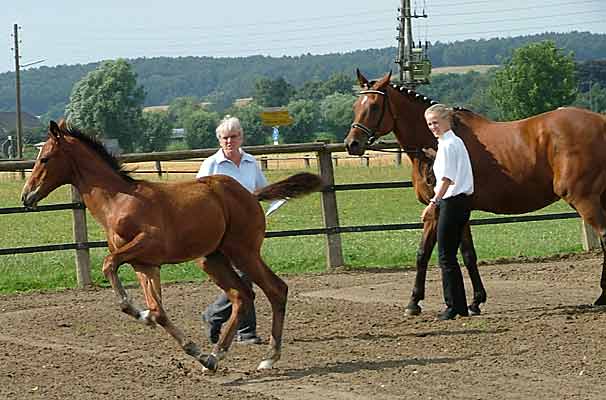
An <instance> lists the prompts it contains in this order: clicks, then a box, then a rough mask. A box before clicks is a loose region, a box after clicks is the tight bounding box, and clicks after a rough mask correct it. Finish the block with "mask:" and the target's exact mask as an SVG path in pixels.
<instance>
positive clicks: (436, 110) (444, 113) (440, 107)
mask: <svg viewBox="0 0 606 400" xmlns="http://www.w3.org/2000/svg"><path fill="white" fill-rule="evenodd" d="M429 113H433V114H436V115H437V116H438V117H440V118H442V119H445V120H447V121H450V122H452V114H453V110H452V108H450V107H446V106H445V105H444V104H439V103H438V104H434V105H433V106H431V107H429V108H428V109H427V110H425V114H424V115H425V118H427V114H429Z"/></svg>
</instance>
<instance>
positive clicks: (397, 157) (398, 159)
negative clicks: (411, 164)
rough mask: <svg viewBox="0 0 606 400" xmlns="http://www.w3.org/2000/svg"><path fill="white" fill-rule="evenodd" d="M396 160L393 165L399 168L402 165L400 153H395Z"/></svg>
mask: <svg viewBox="0 0 606 400" xmlns="http://www.w3.org/2000/svg"><path fill="white" fill-rule="evenodd" d="M395 157H396V159H395V163H396V166H397V167H399V166H400V165H402V153H400V152H399V151H398V152H397V153H396V156H395Z"/></svg>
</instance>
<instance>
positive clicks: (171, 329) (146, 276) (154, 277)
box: [133, 265, 216, 370]
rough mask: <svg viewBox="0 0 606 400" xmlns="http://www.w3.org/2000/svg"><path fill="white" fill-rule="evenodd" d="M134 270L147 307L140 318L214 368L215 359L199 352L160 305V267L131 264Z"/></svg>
mask: <svg viewBox="0 0 606 400" xmlns="http://www.w3.org/2000/svg"><path fill="white" fill-rule="evenodd" d="M133 268H134V270H135V272H136V273H137V279H139V283H140V285H141V288H142V289H143V295H144V296H145V302H146V304H147V307H148V309H147V310H146V311H143V312H141V316H142V318H141V319H145V320H147V321H149V322H150V323H155V324H158V325H160V326H161V327H163V328H164V330H166V332H168V334H169V335H171V336H172V337H173V338H174V339H175V340H176V341H177V343H179V346H181V348H182V349H183V351H185V352H186V353H187V354H188V355H190V356H192V357H194V358H195V359H196V360H198V361H199V362H200V363H202V365H203V366H204V367H206V368H208V369H212V370H214V369H216V361H215V359H214V358H212V357H211V356H208V357H207V356H206V354H202V353H201V352H200V348H199V347H198V345H197V344H196V343H194V342H193V341H192V340H190V339H189V338H188V337H187V336H185V334H184V333H183V332H182V331H181V330H180V329H179V328H177V327H176V326H175V325H174V324H173V323H172V322H171V320H170V319H169V318H168V316H167V315H166V312H165V311H164V308H163V307H162V288H161V283H160V268H159V267H157V266H140V265H133Z"/></svg>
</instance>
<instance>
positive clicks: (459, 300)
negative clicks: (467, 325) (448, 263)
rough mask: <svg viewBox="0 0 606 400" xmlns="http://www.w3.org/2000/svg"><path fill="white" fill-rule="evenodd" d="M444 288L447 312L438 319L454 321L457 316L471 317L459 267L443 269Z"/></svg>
mask: <svg viewBox="0 0 606 400" xmlns="http://www.w3.org/2000/svg"><path fill="white" fill-rule="evenodd" d="M442 288H443V290H444V302H445V303H446V310H444V311H443V312H442V313H441V314H440V315H439V316H438V318H439V319H444V320H445V319H454V318H455V317H456V316H457V315H460V316H463V317H467V316H469V312H468V311H467V299H466V297H465V285H464V283H463V274H462V273H461V268H459V267H458V266H456V267H454V268H452V267H451V268H449V267H444V266H443V267H442Z"/></svg>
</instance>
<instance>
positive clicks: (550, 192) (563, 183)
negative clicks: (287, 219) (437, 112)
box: [345, 71, 606, 314]
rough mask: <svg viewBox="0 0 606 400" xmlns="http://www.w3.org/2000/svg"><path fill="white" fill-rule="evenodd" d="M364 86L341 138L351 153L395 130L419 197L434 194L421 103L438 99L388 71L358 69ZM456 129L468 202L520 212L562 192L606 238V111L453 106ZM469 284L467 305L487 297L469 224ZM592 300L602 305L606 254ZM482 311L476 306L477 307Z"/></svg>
mask: <svg viewBox="0 0 606 400" xmlns="http://www.w3.org/2000/svg"><path fill="white" fill-rule="evenodd" d="M357 75H358V81H359V83H360V86H361V87H362V88H364V89H365V90H362V91H361V92H360V97H359V98H358V100H357V101H356V103H355V104H354V122H353V124H352V125H351V129H350V131H349V133H348V135H347V137H346V138H345V145H346V147H347V150H348V152H349V153H350V154H355V155H362V154H364V151H365V150H366V149H367V147H368V145H369V144H371V143H372V142H374V140H376V139H377V138H379V137H381V136H383V135H385V134H387V133H388V132H391V131H393V132H394V133H395V135H396V137H397V139H398V142H399V144H400V146H401V147H402V149H404V151H405V152H407V153H408V155H409V156H410V159H411V161H412V167H413V176H412V178H413V184H414V187H415V191H416V194H417V198H418V199H419V201H421V202H422V203H424V204H427V202H428V201H429V199H430V198H431V196H432V195H433V188H432V186H431V184H430V183H432V182H431V180H430V179H426V177H427V175H428V172H427V171H428V168H427V166H428V164H429V163H430V161H431V160H429V159H428V158H427V157H426V156H425V154H424V151H423V150H424V149H436V148H437V140H436V139H435V137H434V136H433V135H432V134H431V132H430V131H429V129H428V128H427V125H426V121H425V118H424V112H425V110H426V109H427V108H428V107H429V106H430V105H432V104H435V103H436V102H435V101H432V100H430V99H428V98H427V97H424V96H422V95H420V94H418V93H416V92H414V91H412V90H409V89H406V88H404V87H398V86H397V85H394V84H392V83H390V78H391V73H390V74H387V75H386V76H384V77H383V78H381V79H380V80H378V81H376V82H369V81H368V80H367V79H366V78H365V77H364V76H363V75H362V74H361V73H360V71H357ZM453 130H454V131H455V133H456V134H457V135H458V136H459V137H460V138H461V139H462V140H463V141H464V142H465V145H466V146H467V149H468V151H469V155H470V158H471V162H472V168H473V175H474V187H475V192H474V194H473V196H472V208H473V209H475V210H483V211H489V212H493V213H496V214H520V213H526V212H530V211H534V210H538V209H540V208H543V207H545V206H547V205H549V204H551V203H553V202H555V201H557V200H558V199H560V198H562V199H564V200H565V201H566V202H567V203H568V204H570V205H571V206H572V207H573V208H574V209H576V210H577V212H578V213H579V214H580V215H581V217H582V218H583V219H584V220H585V222H587V223H588V224H590V225H591V226H592V227H593V228H594V229H595V230H596V231H597V232H598V234H599V235H600V238H601V242H602V250H603V251H604V241H605V240H606V151H605V150H606V118H605V117H604V116H602V115H600V114H597V113H593V112H590V111H587V110H582V109H578V108H572V107H566V108H559V109H557V110H554V111H550V112H546V113H543V114H540V115H537V116H533V117H530V118H526V119H523V120H519V121H512V122H494V121H490V120H488V119H486V118H484V117H482V116H481V115H478V114H476V113H473V112H471V111H468V110H464V109H458V110H456V111H455V113H454V116H453ZM437 218H438V215H437V214H436V215H434V218H433V219H431V220H430V221H427V222H426V223H425V225H424V230H423V238H422V240H421V244H420V246H419V251H418V257H417V276H416V279H415V286H414V288H413V291H412V296H411V299H410V302H409V304H408V305H407V307H406V310H407V313H409V314H418V313H419V312H420V311H421V309H420V307H419V305H418V303H419V301H420V300H423V298H424V295H425V277H426V272H427V262H428V260H429V257H430V255H431V252H432V250H433V247H434V245H435V242H436V226H437V223H436V222H437ZM461 251H462V254H463V260H464V262H465V264H466V266H467V267H468V270H469V272H470V277H471V280H472V284H473V287H474V300H473V303H472V305H471V306H470V310H472V311H474V309H475V308H474V307H475V306H479V303H481V302H483V301H485V299H486V293H485V291H484V287H483V285H482V281H481V279H480V275H479V273H478V270H477V265H476V259H477V258H476V255H475V250H474V247H473V241H472V237H471V231H470V230H469V226H468V227H467V229H466V232H465V234H464V238H463V243H462V244H461ZM600 287H601V289H602V293H601V294H600V296H599V297H598V299H597V300H596V301H595V304H596V305H606V254H605V258H604V261H603V263H602V276H601V280H600ZM475 311H476V312H479V307H478V308H477V309H475Z"/></svg>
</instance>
